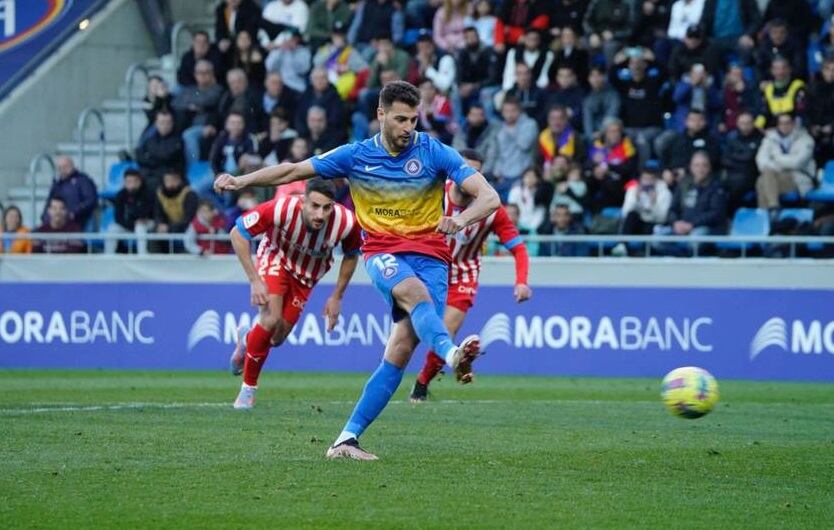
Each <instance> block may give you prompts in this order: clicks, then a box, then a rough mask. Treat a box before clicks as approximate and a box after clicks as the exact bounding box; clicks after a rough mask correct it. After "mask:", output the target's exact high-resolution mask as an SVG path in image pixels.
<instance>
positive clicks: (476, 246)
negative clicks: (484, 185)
mask: <svg viewBox="0 0 834 530" xmlns="http://www.w3.org/2000/svg"><path fill="white" fill-rule="evenodd" d="M452 186H454V183H452V182H447V183H446V199H445V211H444V213H443V215H445V216H447V217H451V216H454V215H457V214H458V213H460V212H462V211H463V210H464V209H465V208H463V207H461V206H459V205H457V204H455V203H454V201H453V200H452V196H451V192H450V190H451V187H452ZM490 233H495V235H497V236H498V240H499V241H500V242H501V244H502V245H504V247H506V248H507V250H512V249H513V248H515V247H517V246H519V245H524V241H523V240H522V239H521V236H520V235H519V233H518V229H517V228H516V227H515V225H514V224H513V222H512V220H511V219H510V216H509V215H507V211H506V210H505V209H504V207H503V206H501V207H499V208H498V209H497V210H495V211H494V212H493V213H491V214H490V215H489V216H487V217H485V218H484V219H481V220H480V221H478V222H477V223H473V224H471V225H469V226H467V227H466V228H464V229H463V230H461V231H460V232H458V233H457V234H455V235H453V236H450V238H449V250H450V252H451V254H452V263H451V267H450V268H449V283H450V284H454V283H477V282H478V275H479V273H480V272H481V253H482V251H483V247H484V241H486V238H487V236H489V234H490ZM525 269H526V267H525ZM525 276H526V273H525ZM521 283H526V278H525V279H524V282H521Z"/></svg>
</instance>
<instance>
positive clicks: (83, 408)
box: [0, 402, 231, 415]
mask: <svg viewBox="0 0 834 530" xmlns="http://www.w3.org/2000/svg"><path fill="white" fill-rule="evenodd" d="M210 407H231V404H230V403H141V402H136V403H117V404H113V405H71V406H62V407H38V408H19V409H0V414H7V415H15V414H37V413H42V412H97V411H102V410H104V411H110V410H135V409H145V408H153V409H187V408H210Z"/></svg>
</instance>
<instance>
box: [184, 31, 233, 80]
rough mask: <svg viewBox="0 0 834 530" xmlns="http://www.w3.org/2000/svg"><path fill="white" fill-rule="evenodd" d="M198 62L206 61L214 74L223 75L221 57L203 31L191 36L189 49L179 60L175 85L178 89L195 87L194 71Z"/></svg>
mask: <svg viewBox="0 0 834 530" xmlns="http://www.w3.org/2000/svg"><path fill="white" fill-rule="evenodd" d="M199 61H208V62H210V63H211V65H212V67H213V68H214V72H215V74H222V73H223V56H222V55H221V54H220V52H219V51H217V48H215V47H214V46H213V45H212V43H211V39H210V38H209V35H208V33H206V32H205V31H195V32H194V34H193V35H192V36H191V49H190V50H188V51H187V52H185V53H184V54H183V56H182V58H181V59H180V67H179V69H177V84H179V85H180V87H193V86H195V85H197V76H196V73H195V69H196V68H197V63H198V62H199Z"/></svg>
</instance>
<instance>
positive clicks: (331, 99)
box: [295, 67, 345, 136]
mask: <svg viewBox="0 0 834 530" xmlns="http://www.w3.org/2000/svg"><path fill="white" fill-rule="evenodd" d="M310 107H321V108H323V109H324V111H325V113H326V114H327V127H328V128H332V129H334V130H337V131H343V130H344V129H345V104H344V102H343V101H342V98H340V97H339V92H337V91H336V88H335V87H334V86H333V85H331V84H330V81H328V79H327V70H325V69H324V68H321V67H317V68H313V71H312V72H310V87H309V88H308V89H307V90H306V91H305V92H304V93H303V94H302V95H301V98H300V99H299V100H298V107H297V108H296V114H295V130H296V131H298V134H300V135H302V136H306V135H308V134H309V131H308V130H307V112H308V111H309V110H310Z"/></svg>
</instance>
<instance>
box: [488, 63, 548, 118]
mask: <svg viewBox="0 0 834 530" xmlns="http://www.w3.org/2000/svg"><path fill="white" fill-rule="evenodd" d="M502 97H503V98H512V99H514V100H516V101H518V103H519V105H521V110H522V111H523V112H524V113H525V114H526V115H527V116H528V117H530V118H533V120H535V121H536V122H539V121H540V120H542V114H543V113H544V104H545V98H546V97H547V94H546V93H545V91H544V89H541V88H539V87H537V86H536V85H535V84H534V83H533V75H532V73H531V70H530V67H529V66H527V65H526V64H524V63H519V64H517V65H515V84H514V85H513V86H512V87H511V88H510V89H509V90H507V91H506V92H504V93H503V94H501V93H499V94H497V95H496V100H500V99H502ZM498 106H499V107H500V105H498Z"/></svg>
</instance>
